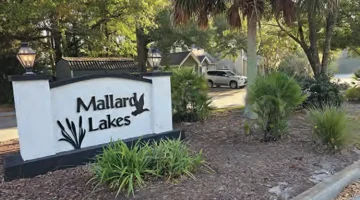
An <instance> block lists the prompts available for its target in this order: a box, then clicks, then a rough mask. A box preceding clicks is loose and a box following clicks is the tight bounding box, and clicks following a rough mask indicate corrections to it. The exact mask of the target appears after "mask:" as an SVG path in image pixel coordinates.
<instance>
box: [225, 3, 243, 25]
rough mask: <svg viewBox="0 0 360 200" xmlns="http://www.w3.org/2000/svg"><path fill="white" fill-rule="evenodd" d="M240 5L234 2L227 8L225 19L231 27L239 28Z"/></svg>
mask: <svg viewBox="0 0 360 200" xmlns="http://www.w3.org/2000/svg"><path fill="white" fill-rule="evenodd" d="M239 9H240V5H239V4H238V3H234V4H232V5H231V6H230V8H229V9H228V10H227V21H228V23H229V25H230V26H231V27H232V28H241V17H240V11H239Z"/></svg>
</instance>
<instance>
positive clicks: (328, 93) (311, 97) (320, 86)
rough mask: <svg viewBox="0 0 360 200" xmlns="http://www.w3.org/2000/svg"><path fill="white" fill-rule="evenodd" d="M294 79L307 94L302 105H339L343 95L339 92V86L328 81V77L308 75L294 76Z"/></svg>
mask: <svg viewBox="0 0 360 200" xmlns="http://www.w3.org/2000/svg"><path fill="white" fill-rule="evenodd" d="M294 78H295V79H296V81H297V82H298V83H299V85H300V86H301V89H302V93H303V94H306V95H307V98H306V100H305V101H304V103H303V107H314V106H315V107H320V108H321V107H322V106H324V105H334V106H340V105H341V104H342V102H343V100H344V99H343V96H342V95H341V93H340V86H339V85H337V84H336V83H333V82H331V81H330V77H328V76H326V75H322V76H319V77H317V78H316V79H315V78H312V77H309V76H295V77H294Z"/></svg>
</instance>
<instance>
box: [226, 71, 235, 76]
mask: <svg viewBox="0 0 360 200" xmlns="http://www.w3.org/2000/svg"><path fill="white" fill-rule="evenodd" d="M226 73H227V75H229V76H235V73H233V72H231V71H227V72H226Z"/></svg>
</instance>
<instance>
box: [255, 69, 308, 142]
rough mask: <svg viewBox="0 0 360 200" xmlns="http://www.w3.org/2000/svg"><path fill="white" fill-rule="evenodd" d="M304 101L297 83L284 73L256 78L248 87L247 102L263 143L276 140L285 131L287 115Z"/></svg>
mask: <svg viewBox="0 0 360 200" xmlns="http://www.w3.org/2000/svg"><path fill="white" fill-rule="evenodd" d="M304 99H305V96H304V95H302V94H301V88H300V86H299V85H298V83H297V82H296V81H295V80H294V79H293V78H292V77H289V76H287V75H286V74H284V73H280V72H275V73H271V74H268V75H266V76H258V77H257V78H256V80H255V83H254V84H253V85H251V86H250V90H249V95H248V101H249V103H250V104H252V109H253V111H254V112H255V113H256V114H257V115H258V120H257V122H258V123H259V124H260V126H261V127H262V128H263V130H264V141H269V140H276V139H278V138H280V137H281V136H282V135H283V134H284V133H286V130H287V121H288V116H289V114H290V113H291V112H292V111H293V110H294V109H295V108H296V107H297V106H298V105H300V104H301V103H302V102H303V101H304Z"/></svg>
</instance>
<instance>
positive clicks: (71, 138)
mask: <svg viewBox="0 0 360 200" xmlns="http://www.w3.org/2000/svg"><path fill="white" fill-rule="evenodd" d="M57 124H58V125H59V127H60V129H61V135H62V136H63V138H61V139H59V141H65V142H67V143H69V144H70V145H71V146H73V147H74V149H80V148H81V143H82V141H83V140H84V137H85V134H86V130H85V129H84V128H82V117H81V116H80V117H79V124H78V125H79V129H78V132H77V131H76V127H75V123H74V122H73V121H71V122H70V120H69V119H68V118H66V125H67V128H68V129H69V130H70V133H71V135H70V134H69V133H68V132H66V130H65V127H64V126H63V125H62V123H61V122H60V121H59V120H58V121H57Z"/></svg>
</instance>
